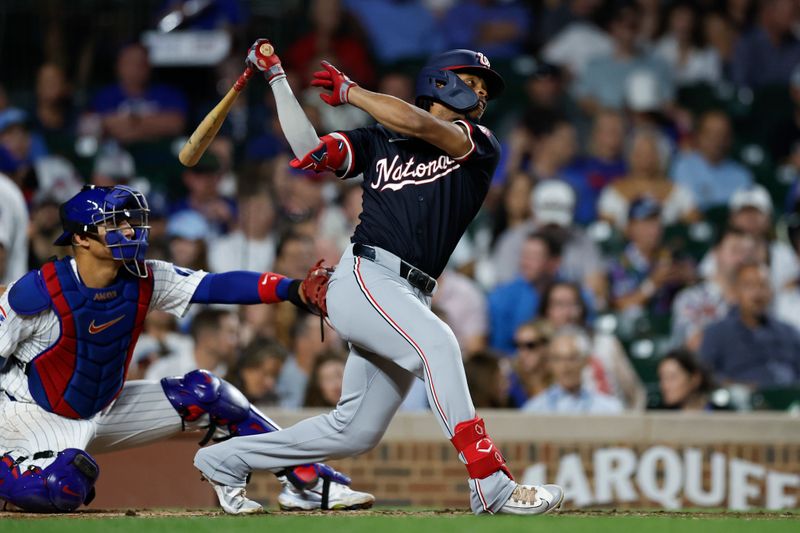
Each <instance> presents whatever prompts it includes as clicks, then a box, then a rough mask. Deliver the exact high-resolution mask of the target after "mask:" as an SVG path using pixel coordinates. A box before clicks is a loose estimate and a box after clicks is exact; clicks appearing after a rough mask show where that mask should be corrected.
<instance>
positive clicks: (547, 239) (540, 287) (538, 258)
mask: <svg viewBox="0 0 800 533" xmlns="http://www.w3.org/2000/svg"><path fill="white" fill-rule="evenodd" d="M560 264H561V245H560V243H559V242H558V241H556V240H555V239H554V238H553V237H552V236H550V235H548V234H546V233H542V232H539V233H532V234H530V235H528V237H527V238H526V239H525V242H524V243H523V244H522V250H521V253H520V258H519V275H518V276H517V277H516V278H515V279H514V280H513V281H510V282H508V283H504V284H502V285H498V286H497V287H495V289H494V290H493V291H492V292H490V293H489V324H490V328H489V331H490V335H491V336H490V341H489V345H490V346H491V347H492V348H493V349H495V350H498V351H499V352H502V353H504V354H506V355H511V354H512V353H513V352H514V332H515V331H516V330H517V328H518V327H519V326H521V325H522V324H524V323H525V322H528V321H529V320H532V319H533V318H534V317H535V316H536V310H537V308H538V306H539V299H540V298H541V295H542V292H543V291H544V290H545V289H546V288H547V286H548V285H549V284H550V283H551V282H552V281H553V280H555V279H556V275H557V273H558V269H559V267H560Z"/></svg>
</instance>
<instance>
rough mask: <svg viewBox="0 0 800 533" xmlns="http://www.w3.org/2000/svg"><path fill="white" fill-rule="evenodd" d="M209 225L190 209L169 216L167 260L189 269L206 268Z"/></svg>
mask: <svg viewBox="0 0 800 533" xmlns="http://www.w3.org/2000/svg"><path fill="white" fill-rule="evenodd" d="M208 235H209V226H208V223H207V222H206V220H205V219H204V218H203V216H202V215H201V214H200V213H198V212H196V211H192V210H185V211H179V212H178V213H175V214H174V215H172V216H171V217H170V218H169V222H168V223H167V238H168V239H169V261H170V262H173V263H175V264H176V265H183V266H185V267H186V268H189V269H191V270H208V245H207V239H208Z"/></svg>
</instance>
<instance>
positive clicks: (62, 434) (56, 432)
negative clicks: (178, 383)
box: [0, 380, 181, 468]
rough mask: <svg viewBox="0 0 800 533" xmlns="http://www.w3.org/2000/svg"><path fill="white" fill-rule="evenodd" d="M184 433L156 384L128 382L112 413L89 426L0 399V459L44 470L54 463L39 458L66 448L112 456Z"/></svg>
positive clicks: (1, 396)
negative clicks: (38, 454)
mask: <svg viewBox="0 0 800 533" xmlns="http://www.w3.org/2000/svg"><path fill="white" fill-rule="evenodd" d="M180 431H181V418H180V416H178V413H177V412H176V411H175V408H174V407H172V404H171V403H170V402H169V400H168V399H167V397H166V396H165V395H164V390H163V389H162V388H161V384H160V383H159V382H157V381H144V380H141V381H129V382H128V383H126V384H125V386H124V387H123V388H122V391H121V392H120V395H119V397H117V399H116V401H115V402H114V403H113V404H111V405H110V406H109V407H107V408H106V409H104V410H103V411H101V412H100V413H98V414H96V415H95V416H93V417H92V418H90V419H87V420H74V419H71V418H65V417H63V416H59V415H56V414H53V413H50V412H47V411H45V410H44V409H42V408H41V407H39V406H38V405H37V404H35V403H24V402H15V401H11V400H10V399H9V398H8V397H7V396H6V395H5V394H3V393H0V453H4V452H10V453H11V455H12V456H13V457H14V458H17V457H20V456H25V457H28V458H29V459H28V460H27V461H25V462H23V463H22V465H23V466H24V467H27V466H29V465H35V466H39V467H41V468H44V467H45V466H47V465H48V464H50V463H52V462H53V461H54V460H55V458H48V459H37V460H35V461H34V460H31V459H30V458H31V457H32V456H33V454H35V453H36V452H42V451H47V450H50V451H53V452H58V451H61V450H64V449H66V448H78V449H81V450H86V451H87V452H89V453H90V454H97V453H104V452H112V451H117V450H123V449H125V448H132V447H134V446H142V445H145V444H149V443H151V442H155V441H158V440H162V439H166V438H168V437H170V436H172V435H174V434H176V433H180Z"/></svg>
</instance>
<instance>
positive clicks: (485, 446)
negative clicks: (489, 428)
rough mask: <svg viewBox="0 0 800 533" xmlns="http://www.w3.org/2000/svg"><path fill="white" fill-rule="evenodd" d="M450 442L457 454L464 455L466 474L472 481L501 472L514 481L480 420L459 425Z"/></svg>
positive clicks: (476, 419) (474, 419)
mask: <svg viewBox="0 0 800 533" xmlns="http://www.w3.org/2000/svg"><path fill="white" fill-rule="evenodd" d="M450 442H452V443H453V446H455V448H456V450H457V451H458V453H461V454H463V455H464V460H465V461H466V466H467V472H468V473H469V477H471V478H472V479H483V478H485V477H489V476H490V475H492V474H494V473H495V472H503V473H505V474H506V475H507V476H508V477H509V478H510V479H514V477H513V476H512V475H511V472H510V471H509V470H508V467H507V466H506V460H505V459H504V458H503V454H502V453H500V450H499V449H497V446H495V445H494V442H493V441H492V439H491V438H490V437H489V435H487V434H486V426H485V425H484V423H483V419H482V418H478V417H475V418H473V419H472V420H467V421H466V422H461V423H459V424H458V425H457V426H456V431H455V434H454V435H453V438H452V439H450Z"/></svg>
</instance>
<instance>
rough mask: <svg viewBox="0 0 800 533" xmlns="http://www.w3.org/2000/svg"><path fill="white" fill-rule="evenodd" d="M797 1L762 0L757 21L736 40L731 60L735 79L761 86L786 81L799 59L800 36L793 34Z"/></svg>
mask: <svg viewBox="0 0 800 533" xmlns="http://www.w3.org/2000/svg"><path fill="white" fill-rule="evenodd" d="M797 11H798V9H797V4H796V2H794V1H793V0H763V1H762V2H760V5H759V13H758V23H757V25H756V26H755V27H754V28H753V29H752V30H750V31H749V32H747V33H745V34H744V35H742V36H741V37H740V39H739V41H738V42H737V43H736V48H735V51H734V54H733V61H732V64H731V74H732V79H733V82H734V83H735V84H737V85H740V86H744V87H752V88H759V87H764V86H768V85H772V84H786V83H788V81H789V77H790V76H791V74H792V70H793V69H794V68H795V67H796V66H797V64H798V63H800V40H798V38H797V37H796V36H795V34H794V25H795V24H796V23H797V14H798V12H797Z"/></svg>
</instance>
